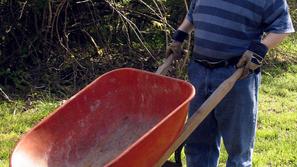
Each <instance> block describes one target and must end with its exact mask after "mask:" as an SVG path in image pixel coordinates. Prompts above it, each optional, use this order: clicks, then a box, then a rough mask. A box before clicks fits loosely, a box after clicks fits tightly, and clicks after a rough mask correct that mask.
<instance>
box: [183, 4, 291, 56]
mask: <svg viewBox="0 0 297 167" xmlns="http://www.w3.org/2000/svg"><path fill="white" fill-rule="evenodd" d="M187 19H188V20H189V21H190V22H191V23H192V24H193V25H194V29H195V34H194V49H193V56H194V57H196V58H199V57H202V58H205V57H207V58H210V59H212V58H213V59H229V58H232V57H236V56H241V55H242V54H243V52H244V51H246V50H247V48H248V46H249V44H250V42H251V41H253V40H259V41H260V40H261V37H262V35H263V33H264V32H267V33H269V32H273V33H292V32H294V28H293V24H292V20H291V17H290V15H289V11H288V5H287V3H286V0H192V2H191V5H190V10H189V12H188V14H187Z"/></svg>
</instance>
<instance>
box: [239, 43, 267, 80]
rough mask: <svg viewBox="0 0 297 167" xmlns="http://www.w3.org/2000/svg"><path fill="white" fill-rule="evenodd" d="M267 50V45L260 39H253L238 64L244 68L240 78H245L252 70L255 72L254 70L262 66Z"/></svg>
mask: <svg viewBox="0 0 297 167" xmlns="http://www.w3.org/2000/svg"><path fill="white" fill-rule="evenodd" d="M267 52H268V48H267V46H265V45H264V44H262V43H261V42H259V41H253V42H252V43H251V44H250V46H249V48H248V50H247V51H245V52H244V53H243V55H242V57H241V58H240V60H239V62H238V63H237V65H236V66H237V68H241V67H243V68H244V70H243V73H242V75H241V77H240V79H243V78H245V77H246V76H247V75H248V74H249V73H250V72H254V70H256V69H257V68H260V67H261V65H262V62H263V59H264V57H265V55H266V53H267Z"/></svg>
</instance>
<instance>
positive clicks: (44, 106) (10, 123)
mask: <svg viewBox="0 0 297 167" xmlns="http://www.w3.org/2000/svg"><path fill="white" fill-rule="evenodd" d="M57 105H58V102H57V101H54V100H51V99H47V100H37V101H33V102H32V104H28V103H25V102H24V101H13V102H12V103H8V102H3V101H2V102H0V117H1V120H0V166H1V167H2V166H3V167H4V166H5V167H6V166H8V163H9V156H10V154H11V152H12V149H13V147H14V146H15V144H16V142H17V141H18V140H19V139H20V136H21V135H22V134H24V133H25V132H26V131H28V130H29V129H30V128H31V127H32V126H33V125H34V124H36V123H37V122H39V121H40V120H41V119H42V118H44V117H45V116H46V115H48V114H49V113H50V112H51V111H53V110H54V108H56V107H57Z"/></svg>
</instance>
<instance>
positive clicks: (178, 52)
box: [166, 41, 183, 59]
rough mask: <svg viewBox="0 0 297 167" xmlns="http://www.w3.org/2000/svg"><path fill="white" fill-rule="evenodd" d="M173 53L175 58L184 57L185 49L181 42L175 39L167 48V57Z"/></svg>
mask: <svg viewBox="0 0 297 167" xmlns="http://www.w3.org/2000/svg"><path fill="white" fill-rule="evenodd" d="M171 54H172V55H173V58H174V59H180V58H182V55H183V50H182V43H181V42H178V41H173V42H171V43H170V44H169V46H168V47H167V48H166V57H169V56H170V55H171Z"/></svg>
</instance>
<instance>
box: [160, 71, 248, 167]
mask: <svg viewBox="0 0 297 167" xmlns="http://www.w3.org/2000/svg"><path fill="white" fill-rule="evenodd" d="M197 72H199V71H197ZM242 72H243V69H242V68H240V69H237V70H236V71H235V72H234V73H233V74H232V76H231V77H229V78H228V79H226V80H225V81H224V82H223V83H221V84H220V86H219V87H218V88H217V89H216V90H215V91H214V92H213V93H212V95H211V96H210V97H209V98H208V99H207V100H206V101H205V102H204V103H203V104H202V105H201V106H200V107H199V109H198V110H197V111H196V112H195V113H194V115H193V116H192V117H191V118H190V119H189V120H188V121H187V123H186V125H185V128H184V129H183V131H182V132H181V135H180V136H179V137H178V138H177V140H176V141H175V142H174V143H173V144H172V145H171V146H170V148H169V149H167V151H166V153H165V154H164V155H163V156H162V157H161V158H160V160H159V162H158V163H157V164H156V165H155V167H161V166H162V165H163V164H164V162H165V161H166V160H167V159H168V158H169V157H170V155H171V154H172V153H173V152H174V151H175V150H176V149H177V148H178V147H179V146H180V145H181V144H182V143H183V142H184V141H185V140H186V139H187V138H188V137H189V136H190V135H191V133H192V132H193V131H194V130H195V129H196V128H197V127H198V126H199V124H200V123H201V122H202V121H203V120H204V119H205V118H206V116H207V115H208V114H209V113H210V112H211V111H212V110H213V109H214V108H215V107H216V106H217V105H218V104H219V102H220V101H221V100H222V99H223V98H224V97H225V96H226V95H227V93H228V92H229V91H230V90H231V89H232V88H233V86H234V84H235V82H236V81H237V80H238V79H239V78H240V76H241V75H242Z"/></svg>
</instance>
